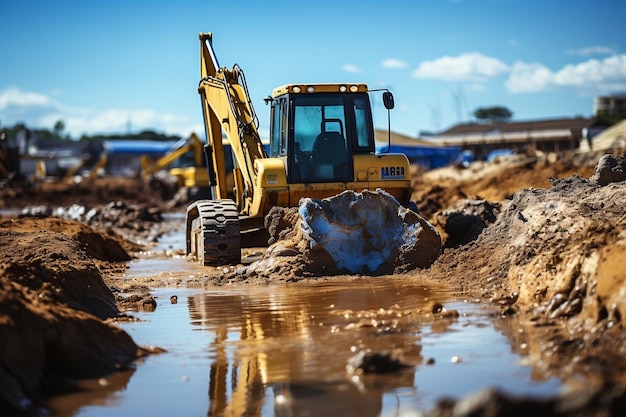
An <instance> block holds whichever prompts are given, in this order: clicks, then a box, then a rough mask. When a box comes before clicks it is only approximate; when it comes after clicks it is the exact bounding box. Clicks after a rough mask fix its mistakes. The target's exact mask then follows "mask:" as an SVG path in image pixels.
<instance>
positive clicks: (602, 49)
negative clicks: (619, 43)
mask: <svg viewBox="0 0 626 417" xmlns="http://www.w3.org/2000/svg"><path fill="white" fill-rule="evenodd" d="M565 53H566V54H568V55H583V56H584V55H610V54H614V53H615V50H614V49H613V48H610V47H608V46H586V47H584V48H578V49H567V50H566V51H565Z"/></svg>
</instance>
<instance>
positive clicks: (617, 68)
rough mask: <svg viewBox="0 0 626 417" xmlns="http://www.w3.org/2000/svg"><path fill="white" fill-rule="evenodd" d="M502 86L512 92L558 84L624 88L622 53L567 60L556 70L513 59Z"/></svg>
mask: <svg viewBox="0 0 626 417" xmlns="http://www.w3.org/2000/svg"><path fill="white" fill-rule="evenodd" d="M506 87H507V89H508V90H509V91H510V92H512V93H532V92H540V91H546V90H552V89H558V88H575V89H577V90H582V91H594V92H610V91H614V90H623V89H626V54H622V55H612V56H609V57H607V58H605V59H603V60H597V59H590V60H588V61H585V62H581V63H578V64H569V65H566V66H564V67H563V68H562V69H560V70H558V71H556V72H553V71H551V70H550V69H549V68H547V67H546V66H544V65H541V64H537V63H532V64H527V63H523V62H516V63H515V64H514V65H513V67H512V69H511V74H510V76H509V79H508V80H507V82H506Z"/></svg>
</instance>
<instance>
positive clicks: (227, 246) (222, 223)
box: [186, 199, 241, 266]
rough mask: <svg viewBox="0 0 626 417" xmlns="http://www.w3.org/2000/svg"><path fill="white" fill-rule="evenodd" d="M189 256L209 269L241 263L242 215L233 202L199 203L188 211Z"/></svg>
mask: <svg viewBox="0 0 626 417" xmlns="http://www.w3.org/2000/svg"><path fill="white" fill-rule="evenodd" d="M186 217H187V218H186V241H187V255H188V256H189V255H191V256H192V257H195V258H196V259H197V261H198V262H200V263H202V264H204V265H206V266H219V265H236V264H239V263H241V237H240V234H239V233H240V225H239V212H238V210H237V206H236V204H235V202H234V201H232V200H228V199H225V200H198V201H195V202H194V203H192V204H191V205H190V206H189V207H188V208H187V216H186Z"/></svg>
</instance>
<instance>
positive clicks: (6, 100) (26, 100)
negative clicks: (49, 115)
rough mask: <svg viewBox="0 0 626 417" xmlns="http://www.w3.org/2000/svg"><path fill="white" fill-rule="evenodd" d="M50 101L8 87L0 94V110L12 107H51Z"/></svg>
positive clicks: (40, 96)
mask: <svg viewBox="0 0 626 417" xmlns="http://www.w3.org/2000/svg"><path fill="white" fill-rule="evenodd" d="M51 105H52V100H50V98H48V97H46V96H44V95H43V94H37V93H25V92H22V91H20V89H19V88H17V87H9V88H8V89H6V90H4V91H2V92H0V110H6V109H8V108H10V107H12V106H19V107H27V106H51Z"/></svg>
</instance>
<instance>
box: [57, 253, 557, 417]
mask: <svg viewBox="0 0 626 417" xmlns="http://www.w3.org/2000/svg"><path fill="white" fill-rule="evenodd" d="M142 262H147V263H148V264H142ZM142 262H139V263H137V264H135V265H134V266H132V267H131V269H133V268H135V269H137V270H139V271H143V272H141V273H146V271H151V270H152V269H153V266H154V265H153V266H151V265H150V264H149V263H150V262H153V261H149V260H147V261H142ZM159 262H161V261H159ZM175 262H178V261H175ZM159 267H160V268H161V267H163V268H165V267H166V265H164V264H162V263H160V264H159ZM170 267H171V265H170ZM141 268H143V269H141ZM194 271H195V270H194V269H193V268H191V272H194ZM130 273H131V274H132V273H133V271H130ZM153 295H154V297H155V298H156V300H157V308H156V310H155V311H154V312H142V313H135V314H133V316H135V317H137V318H138V319H140V321H138V322H124V323H119V324H118V325H119V326H120V327H122V328H123V329H125V330H126V331H127V332H128V333H129V334H130V335H131V336H132V337H133V339H134V340H135V341H136V342H137V343H138V344H140V345H153V346H159V347H161V348H164V349H166V350H167V352H166V353H163V354H160V355H154V356H150V357H148V358H146V359H144V360H142V361H141V362H139V363H137V364H136V366H135V367H134V369H132V370H129V371H126V372H122V373H120V374H118V375H115V376H111V377H108V378H102V379H100V380H93V381H85V382H84V383H83V388H84V390H83V391H81V392H80V393H75V394H71V395H64V396H58V397H55V398H53V399H51V401H49V403H48V404H47V405H48V406H49V407H50V408H51V409H52V410H53V415H54V416H121V415H123V416H155V415H156V416H166V415H167V416H169V415H180V416H242V415H249V416H305V415H306V416H324V417H329V416H415V415H416V410H424V409H427V408H429V407H430V406H431V405H432V404H433V403H434V402H435V401H436V400H438V399H440V398H442V397H461V396H464V395H467V394H469V393H472V392H476V391H478V390H481V389H483V388H486V387H499V388H502V389H504V390H506V391H507V392H510V393H519V394H531V395H537V396H548V395H553V394H555V393H556V392H557V391H558V389H559V387H560V381H559V380H556V379H550V380H547V381H545V380H537V379H536V378H535V377H534V375H533V373H532V369H531V368H530V367H527V366H524V365H523V357H522V356H520V355H518V354H516V353H513V352H516V351H519V348H518V347H516V348H515V349H514V348H513V347H512V346H511V342H510V340H509V339H508V338H507V337H506V336H504V335H503V334H502V333H501V331H500V330H498V329H503V328H508V327H511V326H510V323H508V320H512V319H504V318H501V317H494V316H493V315H491V314H488V312H487V311H486V310H485V309H484V308H483V307H481V306H480V305H479V304H475V303H472V302H470V301H467V300H462V299H459V298H457V297H455V296H454V295H453V294H446V293H441V292H438V291H437V290H436V289H435V288H427V287H424V286H423V285H421V286H420V285H417V284H413V283H411V282H407V280H406V279H404V280H402V279H396V278H368V279H362V280H358V281H354V282H350V283H341V284H333V283H328V282H326V283H323V284H317V285H307V286H302V285H298V286H293V287H271V288H270V287H262V288H261V287H254V288H237V289H222V288H220V289H211V290H189V289H158V290H156V291H154V293H153ZM439 306H443V310H442V311H441V312H439V313H437V314H433V313H432V311H433V309H434V310H436V311H438V310H439V309H440V307H439ZM456 313H458V315H457V314H456ZM512 327H515V326H512ZM390 351H394V352H396V353H401V354H402V357H403V361H404V363H405V364H407V365H410V366H408V367H406V368H402V369H400V370H399V371H397V372H393V373H386V374H359V373H358V372H357V373H353V372H351V369H350V366H347V365H348V364H350V363H357V362H356V361H355V360H354V359H353V358H354V357H355V356H357V355H359V354H360V353H361V352H380V353H384V352H390Z"/></svg>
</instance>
